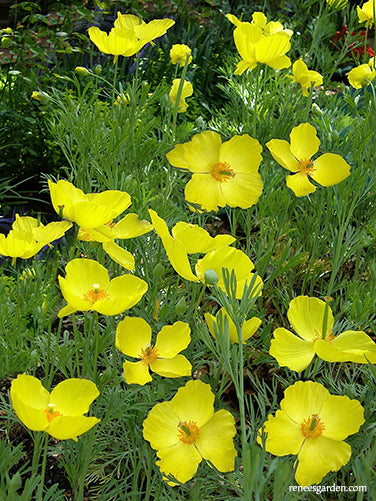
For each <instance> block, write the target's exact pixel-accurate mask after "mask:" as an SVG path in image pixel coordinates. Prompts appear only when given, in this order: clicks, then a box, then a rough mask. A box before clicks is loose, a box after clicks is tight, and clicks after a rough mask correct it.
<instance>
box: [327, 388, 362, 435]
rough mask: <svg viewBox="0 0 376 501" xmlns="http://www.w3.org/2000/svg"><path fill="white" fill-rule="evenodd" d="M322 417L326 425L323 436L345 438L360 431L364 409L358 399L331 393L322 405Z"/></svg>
mask: <svg viewBox="0 0 376 501" xmlns="http://www.w3.org/2000/svg"><path fill="white" fill-rule="evenodd" d="M320 419H321V420H322V422H323V423H324V425H325V429H324V431H323V432H322V436H323V437H326V438H330V439H333V440H344V439H345V438H347V437H348V436H349V435H353V434H354V433H357V432H358V431H359V428H360V427H361V425H362V424H363V423H364V410H363V407H362V406H361V405H360V402H358V400H350V398H349V397H347V396H346V395H345V396H337V395H330V397H328V398H327V400H325V402H324V403H323V405H322V407H321V410H320Z"/></svg>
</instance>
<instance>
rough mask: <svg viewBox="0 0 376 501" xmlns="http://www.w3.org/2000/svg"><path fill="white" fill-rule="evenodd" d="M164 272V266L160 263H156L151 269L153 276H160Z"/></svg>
mask: <svg viewBox="0 0 376 501" xmlns="http://www.w3.org/2000/svg"><path fill="white" fill-rule="evenodd" d="M165 273H166V268H165V267H164V266H163V264H161V263H157V264H156V265H155V267H154V270H153V275H154V277H155V278H162V277H163V275H164V274H165Z"/></svg>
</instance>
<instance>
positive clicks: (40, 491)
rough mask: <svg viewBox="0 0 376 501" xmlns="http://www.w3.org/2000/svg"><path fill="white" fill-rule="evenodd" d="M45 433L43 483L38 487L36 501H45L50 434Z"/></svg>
mask: <svg viewBox="0 0 376 501" xmlns="http://www.w3.org/2000/svg"><path fill="white" fill-rule="evenodd" d="M41 433H43V437H42V442H43V440H44V443H43V455H42V472H41V481H40V484H39V486H38V491H37V497H36V501H43V487H44V478H45V476H46V465H47V450H48V434H47V433H45V432H41Z"/></svg>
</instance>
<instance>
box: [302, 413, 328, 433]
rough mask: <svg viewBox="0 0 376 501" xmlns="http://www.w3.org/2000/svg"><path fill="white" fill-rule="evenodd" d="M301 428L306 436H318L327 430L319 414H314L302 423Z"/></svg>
mask: <svg viewBox="0 0 376 501" xmlns="http://www.w3.org/2000/svg"><path fill="white" fill-rule="evenodd" d="M301 430H302V433H303V435H304V436H305V437H306V438H317V437H319V436H320V435H321V434H322V432H323V431H324V430H325V426H324V423H322V422H321V419H320V418H319V416H318V414H312V416H311V417H309V418H307V419H305V420H304V421H303V423H302V424H301Z"/></svg>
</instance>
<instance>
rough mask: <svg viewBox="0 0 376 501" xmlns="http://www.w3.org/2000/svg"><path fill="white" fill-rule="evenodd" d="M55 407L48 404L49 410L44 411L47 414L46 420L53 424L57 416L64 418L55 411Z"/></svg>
mask: <svg viewBox="0 0 376 501" xmlns="http://www.w3.org/2000/svg"><path fill="white" fill-rule="evenodd" d="M54 409H55V406H54V405H53V404H48V406H47V409H44V413H45V414H46V418H47V419H48V422H49V423H51V421H52V420H53V419H55V417H57V416H62V413H61V412H59V411H55V410H54Z"/></svg>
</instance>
